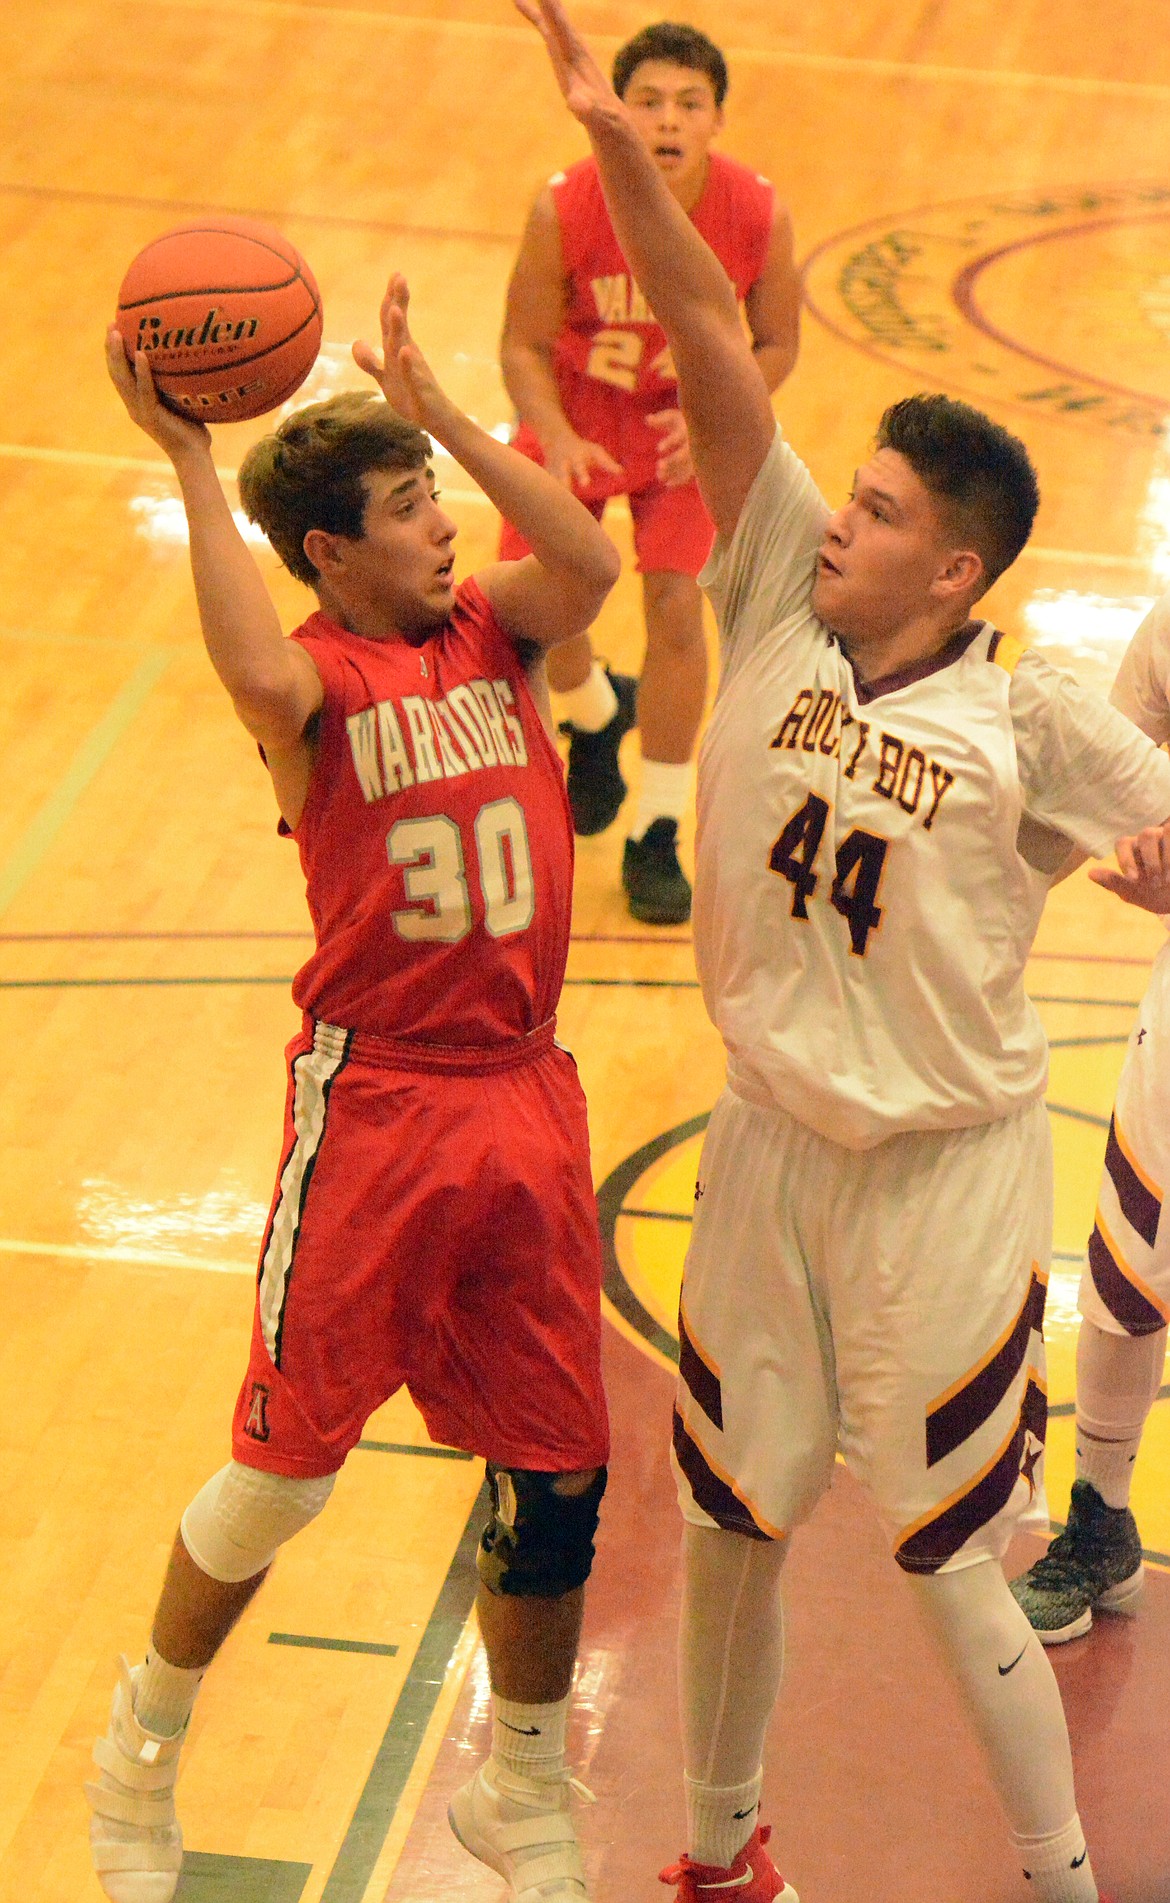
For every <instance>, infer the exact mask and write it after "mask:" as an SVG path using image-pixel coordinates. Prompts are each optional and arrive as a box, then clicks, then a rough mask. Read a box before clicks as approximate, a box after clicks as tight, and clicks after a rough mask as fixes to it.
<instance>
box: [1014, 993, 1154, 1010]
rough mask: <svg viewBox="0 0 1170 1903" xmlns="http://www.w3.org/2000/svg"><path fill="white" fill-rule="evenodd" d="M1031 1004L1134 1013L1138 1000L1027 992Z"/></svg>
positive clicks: (1139, 1001)
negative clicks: (1082, 1005)
mask: <svg viewBox="0 0 1170 1903" xmlns="http://www.w3.org/2000/svg"><path fill="white" fill-rule="evenodd" d="M1028 996H1029V997H1030V998H1031V1000H1032V1003H1033V1004H1099V1005H1100V1006H1101V1007H1102V1009H1103V1010H1106V1011H1136V1010H1137V1008H1138V1006H1139V1004H1140V1003H1141V999H1140V998H1067V997H1065V995H1064V993H1063V992H1058V993H1056V994H1052V993H1050V992H1046V991H1029V993H1028Z"/></svg>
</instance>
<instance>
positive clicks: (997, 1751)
mask: <svg viewBox="0 0 1170 1903" xmlns="http://www.w3.org/2000/svg"><path fill="white" fill-rule="evenodd" d="M912 1584H913V1585H914V1588H915V1591H916V1593H917V1596H918V1600H919V1604H920V1605H921V1607H922V1610H923V1612H924V1614H925V1617H926V1620H927V1624H928V1625H929V1626H930V1628H931V1632H932V1634H933V1636H934V1638H935V1640H936V1642H937V1644H938V1646H939V1649H940V1650H941V1652H942V1655H943V1658H944V1659H945V1661H946V1663H947V1665H948V1667H949V1668H950V1672H951V1675H952V1677H953V1679H954V1681H955V1683H956V1685H957V1686H958V1689H959V1691H960V1693H961V1695H962V1698H963V1702H964V1704H965V1706H966V1708H967V1712H968V1715H969V1716H970V1718H971V1721H972V1723H973V1725H974V1728H975V1731H976V1734H977V1736H978V1738H979V1742H980V1744H981V1745H982V1747H983V1751H984V1755H985V1758H986V1760H987V1765H988V1768H989V1770H990V1772H991V1778H992V1782H993V1784H994V1785H995V1789H996V1792H997V1794H998V1796H999V1800H1000V1802H1001V1804H1002V1805H1003V1808H1004V1810H1005V1811H1006V1813H1007V1818H1008V1823H1009V1825H1010V1827H1011V1836H1012V1842H1013V1843H1014V1844H1015V1845H1016V1847H1017V1849H1018V1850H1019V1851H1020V1853H1021V1856H1022V1857H1023V1859H1024V1862H1025V1867H1026V1868H1028V1869H1029V1871H1030V1874H1031V1876H1032V1879H1033V1894H1034V1896H1035V1898H1036V1903H1096V1897H1097V1890H1096V1885H1095V1884H1094V1881H1093V1873H1092V1869H1091V1867H1090V1864H1089V1860H1088V1857H1087V1856H1086V1855H1085V1854H1084V1838H1083V1836H1082V1835H1081V1832H1080V1823H1079V1820H1078V1818H1077V1806H1076V1797H1075V1795H1074V1792H1073V1773H1072V1753H1071V1751H1070V1749H1069V1741H1068V1728H1067V1726H1066V1724H1065V1719H1064V1707H1063V1706H1062V1704H1061V1702H1060V1692H1059V1690H1058V1688H1057V1684H1056V1679H1055V1677H1054V1675H1053V1671H1052V1667H1051V1665H1050V1664H1049V1662H1048V1659H1047V1657H1046V1655H1045V1651H1044V1647H1043V1646H1042V1645H1041V1644H1040V1641H1039V1639H1038V1638H1037V1637H1036V1634H1035V1633H1034V1632H1033V1631H1032V1628H1031V1626H1030V1625H1029V1624H1028V1621H1027V1619H1026V1618H1025V1616H1024V1614H1023V1612H1021V1610H1020V1608H1019V1606H1018V1605H1017V1604H1016V1602H1015V1600H1014V1599H1013V1598H1012V1595H1011V1592H1010V1591H1009V1589H1008V1584H1007V1581H1006V1580H1005V1578H1004V1576H1003V1569H1002V1567H1001V1566H1000V1565H999V1564H998V1562H997V1561H995V1560H983V1561H980V1562H979V1563H978V1564H977V1565H974V1566H965V1567H962V1568H961V1569H959V1570H958V1571H955V1572H948V1573H935V1574H934V1575H932V1576H930V1577H925V1576H924V1577H918V1578H914V1579H913V1580H912ZM1066 1845H1067V1846H1068V1849H1069V1854H1068V1856H1067V1857H1066V1856H1065V1855H1064V1850H1065V1847H1066ZM1050 1847H1051V1850H1052V1853H1053V1854H1052V1856H1051V1857H1049V1855H1048V1851H1049V1848H1050ZM1045 1864H1053V1865H1055V1866H1058V1867H1052V1868H1044V1867H1043V1866H1044V1865H1045Z"/></svg>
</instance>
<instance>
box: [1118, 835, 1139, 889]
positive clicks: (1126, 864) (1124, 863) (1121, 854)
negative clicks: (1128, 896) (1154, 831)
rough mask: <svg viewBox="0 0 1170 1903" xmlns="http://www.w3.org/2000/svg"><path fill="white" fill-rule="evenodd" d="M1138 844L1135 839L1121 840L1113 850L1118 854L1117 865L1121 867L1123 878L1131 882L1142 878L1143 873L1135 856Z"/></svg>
mask: <svg viewBox="0 0 1170 1903" xmlns="http://www.w3.org/2000/svg"><path fill="white" fill-rule="evenodd" d="M1136 843H1137V842H1136V841H1135V840H1133V839H1119V840H1118V841H1117V844H1116V846H1115V847H1114V849H1113V850H1114V851H1115V852H1116V854H1117V863H1118V865H1119V866H1120V867H1121V872H1122V876H1123V878H1125V879H1127V880H1129V881H1130V882H1132V881H1133V880H1134V879H1137V878H1140V877H1141V871H1140V868H1139V866H1138V863H1137V859H1136V858H1135V856H1134V846H1135V845H1136Z"/></svg>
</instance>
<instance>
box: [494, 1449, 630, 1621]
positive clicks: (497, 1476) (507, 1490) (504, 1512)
mask: <svg viewBox="0 0 1170 1903" xmlns="http://www.w3.org/2000/svg"><path fill="white" fill-rule="evenodd" d="M487 1476H488V1484H489V1486H490V1487H491V1492H492V1517H491V1519H490V1520H489V1521H488V1523H487V1525H486V1526H485V1527H484V1530H483V1537H482V1539H481V1540H480V1542H479V1552H478V1553H477V1554H476V1562H475V1563H476V1566H477V1567H478V1569H479V1576H480V1578H481V1579H482V1580H483V1583H484V1585H485V1586H486V1587H487V1589H488V1591H489V1592H494V1593H505V1594H509V1595H513V1596H515V1597H517V1598H522V1599H562V1598H563V1597H564V1595H565V1594H566V1593H567V1592H574V1591H576V1589H577V1587H578V1586H583V1585H584V1584H585V1581H586V1580H587V1579H588V1577H589V1574H590V1571H591V1569H592V1566H593V1535H594V1534H595V1533H596V1531H597V1510H598V1508H599V1507H600V1505H601V1496H602V1494H603V1493H604V1492H605V1483H606V1479H607V1478H608V1475H607V1472H606V1469H605V1468H604V1467H599V1468H598V1470H597V1472H596V1474H595V1475H594V1477H593V1479H592V1480H591V1481H590V1482H589V1485H588V1486H587V1487H586V1488H585V1489H584V1491H583V1492H582V1493H558V1492H557V1490H556V1486H555V1482H556V1481H557V1480H558V1479H559V1478H560V1476H559V1475H558V1474H550V1473H528V1472H526V1471H525V1470H524V1469H523V1468H518V1467H493V1466H492V1464H491V1462H490V1461H489V1463H488V1470H487Z"/></svg>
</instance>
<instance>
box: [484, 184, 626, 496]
mask: <svg viewBox="0 0 1170 1903" xmlns="http://www.w3.org/2000/svg"><path fill="white" fill-rule="evenodd" d="M564 319H565V268H564V260H563V258H562V255H561V228H560V224H559V222H558V220H557V213H556V206H555V205H554V203H553V195H552V192H551V190H549V188H548V187H547V186H546V187H545V189H544V191H543V192H541V194H540V196H539V197H538V198H537V200H536V203H535V204H534V205H533V207H532V211H531V213H530V215H529V219H528V224H527V226H526V228H525V231H524V236H523V238H522V239H521V241H520V250H519V252H518V254H517V257H516V263H515V265H514V266H513V269H512V277H511V281H510V283H509V285H508V299H507V304H506V306H505V310H504V332H503V336H502V337H501V338H500V369H501V371H502V372H503V377H504V385H505V388H506V389H507V392H508V395H509V396H510V397H511V399H512V401H513V403H514V404H515V405H516V410H517V413H518V414H519V416H520V419H521V421H522V422H524V423H527V424H528V427H529V428H530V429H532V430H535V432H536V435H537V437H538V438H539V440H540V446H541V448H542V450H543V451H544V466H545V468H546V469H547V470H548V472H549V475H550V476H555V477H556V479H557V481H558V482H561V483H564V484H565V485H566V486H567V487H571V486H572V485H573V484H577V485H578V486H580V487H584V485H585V484H586V483H588V481H589V479H590V476H591V475H592V474H593V472H594V471H595V470H598V469H600V470H603V471H604V472H606V473H607V474H609V475H611V476H616V475H620V474H621V471H620V469H619V468H618V465H617V463H616V462H615V461H614V459H613V457H612V456H611V455H610V454H609V452H608V450H606V449H604V448H603V447H602V446H601V444H600V443H591V442H589V441H588V440H587V439H586V438H585V437H582V436H579V435H578V434H577V432H576V430H575V429H574V428H573V425H572V424H571V423H570V421H569V419H568V417H567V416H566V415H565V412H564V409H563V408H562V405H561V396H560V391H559V390H558V389H557V381H556V377H555V375H554V372H553V349H554V346H555V344H556V341H557V338H558V337H559V335H560V332H561V327H562V325H563V323H564Z"/></svg>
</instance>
